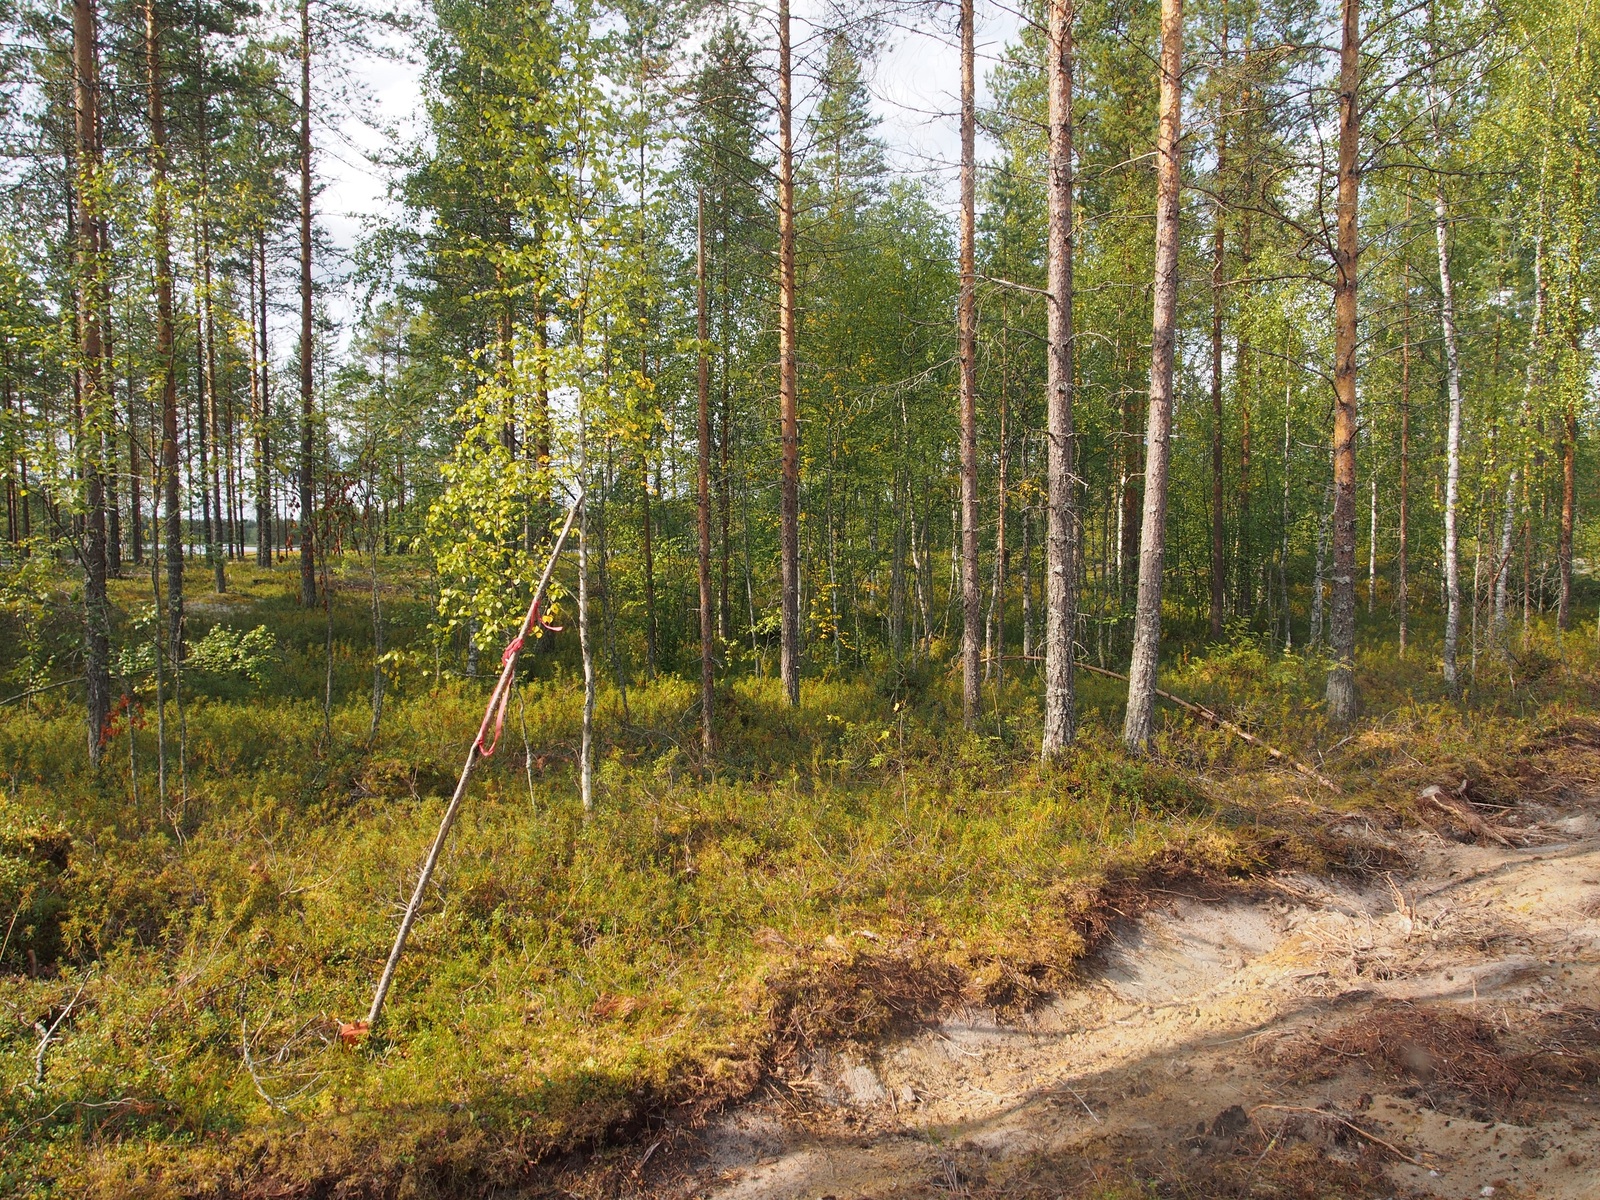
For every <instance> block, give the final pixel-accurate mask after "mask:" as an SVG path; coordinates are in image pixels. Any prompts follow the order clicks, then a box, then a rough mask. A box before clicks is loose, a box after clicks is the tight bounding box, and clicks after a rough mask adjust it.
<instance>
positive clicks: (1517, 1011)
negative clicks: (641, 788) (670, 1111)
mask: <svg viewBox="0 0 1600 1200" xmlns="http://www.w3.org/2000/svg"><path fill="white" fill-rule="evenodd" d="M1552 749H1555V748H1554V747H1552ZM1541 793H1542V794H1540V795H1539V796H1538V798H1537V799H1534V800H1527V801H1524V802H1523V803H1520V804H1518V805H1515V806H1511V807H1491V806H1490V805H1488V804H1484V803H1481V802H1480V803H1478V804H1474V803H1473V796H1472V793H1471V790H1470V789H1465V788H1462V789H1440V793H1439V795H1438V796H1437V797H1435V798H1433V799H1431V800H1430V801H1429V802H1428V803H1426V804H1419V805H1418V813H1419V816H1422V817H1423V818H1424V820H1425V821H1428V822H1429V825H1431V826H1432V827H1431V828H1430V827H1428V826H1427V825H1425V826H1424V827H1422V828H1418V829H1414V830H1410V831H1404V832H1395V831H1390V830H1385V829H1382V828H1380V827H1378V826H1377V825H1376V824H1373V823H1369V822H1365V821H1361V820H1360V819H1358V818H1352V819H1351V821H1350V822H1349V823H1350V824H1351V828H1350V830H1349V832H1350V834H1351V835H1352V836H1354V837H1356V838H1358V839H1360V840H1361V841H1362V842H1363V843H1364V844H1366V845H1369V846H1372V847H1374V848H1376V849H1377V850H1378V851H1380V852H1381V853H1380V855H1379V857H1380V858H1381V859H1382V860H1383V861H1386V862H1394V863H1403V864H1405V865H1403V866H1399V867H1396V868H1395V869H1392V870H1384V871H1378V872H1373V873H1369V874H1367V875H1366V876H1365V877H1361V878H1352V877H1348V876H1346V877H1340V876H1334V877H1331V878H1323V877H1317V876H1312V875H1308V874H1299V873H1291V874H1286V875H1279V876H1275V877H1273V878H1272V879H1271V880H1270V882H1268V883H1266V884H1261V883H1260V882H1259V881H1258V882H1257V883H1256V884H1255V885H1253V886H1252V888H1251V889H1250V891H1249V892H1248V893H1244V892H1234V893H1232V894H1228V895H1224V896H1223V897H1222V898H1220V899H1219V898H1217V893H1216V891H1215V890H1213V889H1209V888H1200V889H1197V890H1195V891H1194V892H1193V893H1192V894H1186V893H1185V891H1184V889H1183V888H1182V886H1181V885H1180V884H1173V885H1172V886H1170V887H1166V888H1164V889H1162V890H1159V891H1153V892H1148V893H1146V896H1147V898H1148V901H1153V902H1154V903H1155V904H1156V905H1157V907H1155V908H1151V909H1148V910H1145V911H1142V912H1138V911H1133V910H1130V911H1129V913H1128V915H1126V916H1121V917H1117V918H1116V920H1115V921H1113V922H1112V923H1111V924H1110V925H1109V926H1108V927H1107V928H1106V929H1104V930H1103V931H1100V930H1096V931H1095V932H1096V933H1098V934H1100V935H1101V936H1100V941H1099V945H1098V948H1097V949H1096V950H1095V951H1094V952H1093V953H1092V954H1091V955H1090V956H1089V957H1088V958H1087V959H1085V960H1084V961H1083V963H1082V964H1081V966H1080V969H1079V972H1078V978H1077V980H1076V983H1075V985H1073V986H1070V987H1067V988H1065V989H1062V990H1061V991H1060V992H1059V993H1058V994H1056V995H1055V996H1054V997H1053V998H1051V999H1049V1000H1048V1002H1047V1003H1044V1004H1043V1005H1042V1006H1039V1007H1036V1008H1034V1009H1033V1010H1032V1011H1022V1010H1021V1009H1019V1008H1018V1007H1017V1006H1015V1005H1007V1004H1000V1005H998V1006H988V1005H982V1004H972V1005H970V1006H969V1007H967V1008H965V1009H962V1010H961V1011H959V1012H956V1013H953V1014H947V1015H946V1016H944V1017H943V1019H940V1020H938V1021H937V1022H936V1023H933V1024H931V1025H927V1024H925V1025H923V1026H922V1027H921V1028H920V1030H919V1031H917V1032H914V1033H909V1034H903V1035H901V1036H893V1035H892V1034H891V1036H890V1037H889V1038H888V1039H887V1040H878V1041H875V1042H869V1041H846V1042H843V1043H838V1042H834V1043H829V1044H815V1045H810V1046H807V1047H805V1052H804V1053H803V1054H797V1055H796V1056H794V1058H793V1059H792V1060H791V1061H790V1062H788V1063H786V1064H782V1065H780V1066H779V1067H778V1068H777V1069H776V1070H775V1071H774V1073H773V1074H772V1075H771V1076H770V1077H769V1079H768V1080H767V1081H766V1083H765V1084H764V1085H763V1087H762V1088H761V1090H760V1091H759V1092H758V1098H757V1099H756V1100H755V1101H753V1102H751V1103H747V1104H745V1105H743V1106H740V1107H738V1108H736V1109H733V1110H729V1111H727V1112H724V1113H722V1114H720V1115H718V1116H717V1117H715V1118H714V1119H713V1120H712V1121H711V1122H710V1123H709V1124H708V1125H707V1126H706V1127H705V1128H704V1129H703V1130H701V1131H699V1132H698V1133H696V1134H694V1135H692V1136H689V1135H684V1134H682V1133H681V1132H680V1133H678V1134H677V1135H675V1136H673V1137H671V1138H669V1139H667V1140H665V1141H663V1142H661V1143H660V1144H659V1145H658V1146H657V1147H656V1149H655V1150H654V1151H653V1152H652V1154H651V1155H650V1159H651V1161H650V1162H649V1163H647V1164H646V1165H645V1167H644V1169H643V1170H642V1171H640V1172H638V1173H637V1174H634V1175H632V1176H630V1177H629V1180H628V1182H627V1183H625V1184H624V1187H623V1190H631V1191H641V1192H642V1191H649V1192H652V1193H654V1194H657V1195H662V1196H668V1195H670V1196H683V1197H687V1196H707V1197H717V1198H718V1200H743V1198H746V1197H758V1196H759V1197H762V1198H763V1200H784V1198H794V1200H802V1198H803V1200H820V1198H822V1197H829V1196H831V1197H837V1198H839V1200H844V1198H845V1197H863V1198H865V1197H889V1196H896V1197H900V1196H904V1197H947V1196H975V1197H983V1196H1002V1195H1004V1196H1085V1197H1102V1198H1106V1200H1109V1198H1111V1197H1134V1196H1184V1197H1231V1196H1240V1197H1246V1196H1252V1197H1253V1196H1262V1197H1286V1198H1308V1200H1309V1198H1313V1197H1315V1198H1323V1197H1369V1196H1370V1197H1402V1196H1403V1197H1438V1198H1441V1200H1467V1198H1468V1197H1473V1198H1480V1197H1500V1198H1502V1200H1506V1198H1515V1197H1539V1198H1541V1200H1590V1198H1593V1197H1595V1196H1597V1195H1600V802H1594V801H1573V800H1571V799H1569V798H1568V797H1566V796H1563V795H1559V794H1556V793H1555V791H1554V789H1541ZM1425 810H1426V811H1425ZM1430 814H1431V820H1429V818H1430ZM857 982H859V983H860V984H861V985H862V988H863V990H862V991H858V992H855V993H854V995H855V996H856V999H855V1000H854V1001H852V1005H859V1004H862V1003H863V1002H864V1000H865V998H866V997H867V996H869V995H870V994H871V992H872V988H873V983H872V981H871V980H869V979H862V980H859V981H857ZM882 999H883V1002H884V1003H885V1005H886V1006H887V1007H888V1008H891V1009H900V1008H902V1007H904V1008H906V1009H913V1010H916V1009H924V1006H925V1004H926V999H925V998H924V997H920V996H919V997H916V998H914V999H912V998H906V997H899V996H897V995H894V994H892V992H891V994H888V995H885V996H883V998H882ZM908 1001H909V1002H908ZM866 1007H867V1008H870V1007H871V1006H870V1005H866ZM924 1010H925V1009H924ZM841 1015H842V1014H841ZM840 1023H841V1024H848V1023H849V1022H848V1020H845V1021H841V1022H840ZM862 1024H863V1027H866V1028H870V1029H872V1030H873V1031H874V1032H877V1031H878V1030H881V1029H883V1028H885V1027H888V1026H890V1025H892V1024H894V1023H893V1022H882V1023H880V1022H878V1021H873V1020H866V1021H863V1022H862Z"/></svg>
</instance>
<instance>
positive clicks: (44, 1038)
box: [33, 972, 93, 1087]
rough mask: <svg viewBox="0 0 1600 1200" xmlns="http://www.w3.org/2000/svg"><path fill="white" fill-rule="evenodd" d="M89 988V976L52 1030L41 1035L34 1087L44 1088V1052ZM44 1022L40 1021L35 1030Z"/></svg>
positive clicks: (51, 1023)
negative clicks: (85, 990) (85, 989)
mask: <svg viewBox="0 0 1600 1200" xmlns="http://www.w3.org/2000/svg"><path fill="white" fill-rule="evenodd" d="M90 974H93V972H90ZM88 986H89V975H85V976H84V977H83V982H82V983H80V984H79V985H78V990H77V991H75V992H73V993H72V999H71V1000H68V1001H67V1006H66V1007H65V1008H63V1009H62V1010H61V1015H60V1016H58V1017H57V1018H56V1019H55V1020H54V1021H52V1022H50V1028H49V1029H46V1030H43V1031H41V1033H40V1035H39V1048H38V1049H37V1050H35V1051H34V1052H33V1086H34V1087H43V1086H44V1052H45V1051H46V1050H48V1049H50V1039H51V1038H53V1037H55V1035H56V1030H58V1029H60V1028H61V1023H62V1022H63V1021H65V1020H66V1019H67V1018H68V1017H70V1016H71V1015H72V1010H73V1009H75V1008H77V1007H78V999H79V997H81V996H82V995H83V989H84V988H86V987H88ZM43 1024H44V1022H43V1021H40V1022H39V1023H38V1025H35V1026H34V1028H35V1029H37V1028H38V1026H39V1025H43Z"/></svg>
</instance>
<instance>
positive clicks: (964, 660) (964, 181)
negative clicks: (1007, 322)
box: [957, 0, 982, 729]
mask: <svg viewBox="0 0 1600 1200" xmlns="http://www.w3.org/2000/svg"><path fill="white" fill-rule="evenodd" d="M972 5H973V0H961V247H960V256H961V264H960V270H961V294H960V299H959V302H958V306H957V324H958V326H959V330H958V334H957V340H958V343H959V345H958V353H959V355H960V359H961V616H962V621H961V717H962V720H963V721H964V722H965V723H966V726H967V728H968V729H971V728H973V727H974V726H975V725H976V724H977V723H978V706H979V703H980V697H979V686H980V674H979V671H980V668H979V661H978V660H979V650H980V646H979V638H980V637H981V636H982V633H981V630H980V622H981V620H982V602H981V600H980V598H979V586H980V580H979V578H978V363H977V353H978V295H977V267H976V265H975V261H976V260H975V257H974V247H973V243H974V240H975V238H976V222H977V191H976V163H975V161H974V155H975V144H974V143H975V130H976V107H975V104H976V101H975V94H974V87H975V84H974V78H973V30H972Z"/></svg>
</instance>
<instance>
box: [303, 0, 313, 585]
mask: <svg viewBox="0 0 1600 1200" xmlns="http://www.w3.org/2000/svg"><path fill="white" fill-rule="evenodd" d="M313 347H314V330H313V327H312V319H311V0H300V603H301V604H302V605H304V606H305V607H306V608H312V607H314V606H315V605H316V603H317V563H316V557H315V554H314V552H313V546H312V539H313V537H314V536H315V535H314V532H313V530H314V526H315V517H314V509H315V507H316V505H315V493H314V488H315V486H316V465H317V463H316V428H315V419H316V398H315V393H314V382H313V375H312V361H313V360H312V352H313Z"/></svg>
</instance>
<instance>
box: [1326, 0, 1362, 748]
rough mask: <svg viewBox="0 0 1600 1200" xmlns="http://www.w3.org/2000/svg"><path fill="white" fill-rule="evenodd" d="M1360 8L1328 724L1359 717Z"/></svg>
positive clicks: (1351, 86)
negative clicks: (1358, 311) (1357, 344)
mask: <svg viewBox="0 0 1600 1200" xmlns="http://www.w3.org/2000/svg"><path fill="white" fill-rule="evenodd" d="M1360 21H1361V5H1360V0H1343V8H1342V20H1341V26H1342V31H1341V34H1340V43H1339V193H1338V195H1339V199H1338V227H1337V232H1336V241H1335V245H1334V251H1333V264H1334V285H1333V289H1334V290H1333V311H1334V338H1333V343H1334V350H1333V353H1334V362H1333V392H1334V405H1333V596H1332V600H1333V605H1332V608H1333V612H1332V622H1331V626H1332V627H1331V629H1330V630H1329V633H1330V635H1331V636H1330V638H1329V641H1330V643H1331V648H1332V650H1333V669H1332V670H1330V671H1329V672H1328V687H1327V692H1326V698H1327V703H1328V717H1329V719H1330V720H1331V721H1333V722H1334V723H1335V724H1339V725H1343V724H1348V723H1349V722H1350V721H1353V720H1354V719H1355V716H1356V709H1357V705H1358V700H1357V696H1356V676H1355V666H1356V271H1357V266H1358V262H1357V260H1358V257H1359V248H1358V243H1357V240H1356V234H1357V226H1356V206H1357V201H1358V198H1359V195H1360V188H1361V176H1360V165H1359V163H1358V161H1357V154H1358V151H1359V141H1358V139H1359V135H1360V125H1359V115H1358V112H1357V108H1356V92H1357V89H1358V87H1359V84H1360V68H1361V24H1360Z"/></svg>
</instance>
